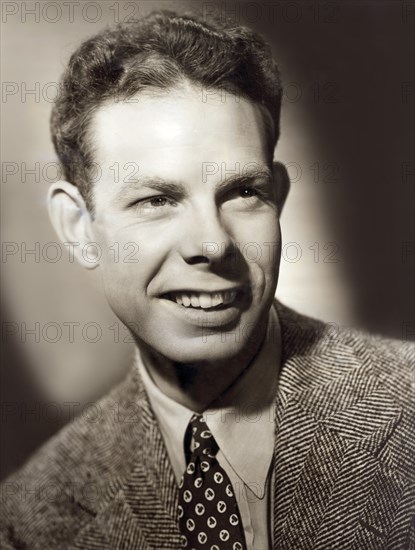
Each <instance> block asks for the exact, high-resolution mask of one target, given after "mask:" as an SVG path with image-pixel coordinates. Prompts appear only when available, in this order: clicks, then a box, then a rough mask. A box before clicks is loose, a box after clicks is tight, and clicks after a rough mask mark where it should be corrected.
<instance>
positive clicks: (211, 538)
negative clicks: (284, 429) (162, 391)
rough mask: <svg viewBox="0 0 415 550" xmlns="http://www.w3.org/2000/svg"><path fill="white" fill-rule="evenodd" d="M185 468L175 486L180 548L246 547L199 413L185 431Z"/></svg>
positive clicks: (229, 491) (225, 478) (227, 484)
mask: <svg viewBox="0 0 415 550" xmlns="http://www.w3.org/2000/svg"><path fill="white" fill-rule="evenodd" d="M184 444H185V453H186V463H187V468H186V470H185V472H184V474H183V477H182V479H181V482H180V485H179V490H180V491H179V508H178V515H179V526H180V532H181V535H182V537H181V540H182V546H183V548H191V549H195V550H224V549H226V550H228V549H229V550H246V544H245V537H244V531H243V526H242V522H241V516H240V514H239V509H238V504H237V502H236V499H235V495H234V493H233V489H232V485H231V482H230V479H229V477H228V475H227V474H226V472H225V470H224V469H223V468H222V467H221V466H220V465H219V462H218V461H217V460H216V454H217V452H218V450H219V447H218V444H217V443H216V441H215V438H214V437H213V435H212V434H211V432H210V431H209V428H208V426H207V424H206V422H205V421H204V420H203V417H202V415H199V414H194V415H193V416H192V418H191V420H190V422H189V425H188V427H187V430H186V434H185V441H184Z"/></svg>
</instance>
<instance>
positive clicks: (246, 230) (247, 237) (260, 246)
mask: <svg viewBox="0 0 415 550" xmlns="http://www.w3.org/2000/svg"><path fill="white" fill-rule="evenodd" d="M236 240H237V241H238V242H239V243H240V246H242V255H243V257H244V258H245V259H246V261H247V262H248V263H251V264H255V265H257V266H260V267H261V268H262V270H264V271H270V272H273V271H275V268H276V267H278V265H279V260H280V256H281V232H280V224H279V218H278V216H277V215H276V214H275V213H274V212H272V213H269V214H268V215H264V216H261V217H257V218H253V219H252V220H247V221H245V223H241V224H240V227H239V231H238V235H237V238H236Z"/></svg>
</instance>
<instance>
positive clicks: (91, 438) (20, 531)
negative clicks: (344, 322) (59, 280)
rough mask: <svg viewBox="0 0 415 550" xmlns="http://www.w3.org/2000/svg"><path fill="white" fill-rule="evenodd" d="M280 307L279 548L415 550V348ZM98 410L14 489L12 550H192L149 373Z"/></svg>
mask: <svg viewBox="0 0 415 550" xmlns="http://www.w3.org/2000/svg"><path fill="white" fill-rule="evenodd" d="M276 305H277V310H278V314H279V319H280V324H281V333H282V347H283V349H282V354H283V357H282V367H281V370H280V373H279V389H278V392H277V398H276V403H275V426H276V428H275V429H276V439H275V451H274V461H273V468H274V474H275V487H274V489H275V491H274V492H275V498H274V502H273V503H272V514H273V529H274V531H273V537H274V548H276V549H279V550H288V549H290V550H293V549H295V550H311V549H314V550H317V549H318V550H335V549H339V550H340V549H341V550H349V549H350V550H352V549H355V550H370V549H373V550H374V549H376V550H381V549H385V550H404V549H412V550H413V549H415V528H414V516H415V466H414V464H415V458H414V457H415V428H414V425H415V404H414V370H413V369H414V347H413V346H412V345H411V344H408V343H401V342H397V341H392V340H384V339H379V338H376V337H371V336H367V335H364V334H361V333H359V332H356V331H352V330H344V329H342V330H334V328H333V326H332V325H325V324H324V323H321V322H319V321H316V320H313V319H310V318H308V317H305V316H302V315H299V314H297V313H295V312H293V311H291V310H290V309H288V308H286V307H284V306H283V305H282V304H280V303H279V302H277V303H276ZM97 408H98V410H99V411H100V414H99V415H98V418H97V414H95V415H94V418H93V421H91V417H90V416H89V415H81V416H79V417H78V418H76V419H75V420H73V421H72V422H71V423H70V424H69V425H67V426H65V427H64V428H63V430H62V431H61V432H59V433H58V434H57V435H56V436H55V437H54V438H52V439H51V440H50V441H49V442H47V443H46V444H45V445H44V446H43V447H42V448H41V449H40V450H39V451H37V453H36V454H35V456H34V457H33V458H31V459H30V460H29V462H28V463H27V464H26V465H25V466H24V467H23V468H22V469H21V470H20V471H19V472H17V473H15V474H13V475H12V476H11V477H9V478H8V479H7V480H6V481H5V482H4V483H3V484H2V497H1V498H2V514H1V515H2V522H1V523H2V528H1V538H0V541H1V544H0V546H1V548H20V549H32V548H33V549H39V550H48V549H53V550H55V549H73V550H74V549H79V550H108V549H139V550H151V549H152V550H164V549H165V550H173V549H178V548H180V541H179V530H178V519H177V514H176V509H177V502H178V488H177V484H176V481H175V478H174V474H173V471H172V468H171V465H170V462H169V459H168V455H167V451H166V448H165V445H164V442H163V439H162V437H161V434H160V431H159V429H158V426H157V422H156V420H155V417H154V414H153V412H152V410H151V407H150V405H149V401H148V398H147V395H146V393H145V390H144V387H143V384H142V382H141V380H140V377H139V374H138V369H137V368H132V369H131V371H130V372H129V374H128V376H127V377H126V378H125V380H124V381H123V382H122V383H121V384H119V385H118V386H117V387H116V388H115V389H113V391H112V392H111V393H110V394H109V395H107V396H105V397H104V398H103V399H101V400H100V401H99V402H98V403H97ZM224 550H227V549H226V548H224Z"/></svg>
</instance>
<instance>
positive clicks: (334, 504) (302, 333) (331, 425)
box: [273, 304, 401, 550]
mask: <svg viewBox="0 0 415 550" xmlns="http://www.w3.org/2000/svg"><path fill="white" fill-rule="evenodd" d="M277 307H278V311H279V316H280V320H281V327H282V343H283V354H284V357H283V363H282V364H283V366H282V369H281V373H280V381H279V390H278V396H277V402H276V445H275V462H274V464H275V466H274V472H275V485H274V491H275V495H274V496H275V498H274V518H273V519H274V546H275V547H276V548H280V549H285V548H286V549H289V548H290V549H291V548H296V549H303V548H304V549H307V550H308V549H310V548H313V549H317V548H321V549H323V548H337V547H339V548H346V547H347V548H349V547H351V546H352V541H353V540H354V537H355V536H356V533H358V532H359V529H360V531H361V530H362V525H361V517H363V516H362V513H363V511H364V508H365V505H366V502H367V499H368V495H369V494H370V490H371V487H372V485H373V482H374V480H375V478H376V476H379V475H380V474H379V472H380V459H381V458H382V459H384V458H385V457H384V456H383V455H382V453H384V452H386V451H384V446H385V442H386V441H387V439H388V438H389V436H390V435H391V433H392V431H393V429H394V427H395V425H396V423H397V422H398V420H399V417H400V412H401V411H400V407H398V406H397V405H396V403H395V402H394V401H393V399H392V398H391V396H390V395H389V393H388V391H387V389H386V388H385V387H384V386H383V384H381V383H380V382H379V380H378V378H377V377H375V376H374V375H373V374H372V373H371V370H370V366H368V365H364V364H363V361H362V359H360V358H359V357H357V356H356V354H355V352H354V351H353V349H352V348H351V347H349V346H348V345H343V344H342V343H340V342H338V341H337V338H336V334H334V333H332V335H331V336H330V334H327V333H324V332H322V331H323V330H324V325H323V324H320V323H318V322H315V324H314V325H313V324H312V323H310V324H309V326H308V327H305V326H304V324H303V323H302V319H303V318H301V317H300V316H297V315H296V314H294V313H293V312H290V311H288V310H286V309H285V308H284V307H282V306H281V305H280V304H277ZM326 330H327V329H326ZM369 530H370V526H369ZM339 537H341V544H340V546H336V541H337V544H339ZM360 544H363V542H362V541H361V542H360ZM363 546H364V547H366V546H367V545H365V544H363ZM363 546H359V547H360V548H361V547H363Z"/></svg>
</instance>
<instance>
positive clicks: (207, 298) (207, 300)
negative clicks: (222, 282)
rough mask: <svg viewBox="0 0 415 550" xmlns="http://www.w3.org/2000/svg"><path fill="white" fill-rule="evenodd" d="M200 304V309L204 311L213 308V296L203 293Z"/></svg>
mask: <svg viewBox="0 0 415 550" xmlns="http://www.w3.org/2000/svg"><path fill="white" fill-rule="evenodd" d="M199 303H200V307H202V308H203V309H208V308H210V307H212V297H211V295H210V294H207V293H206V292H203V293H202V294H200V296H199Z"/></svg>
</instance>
